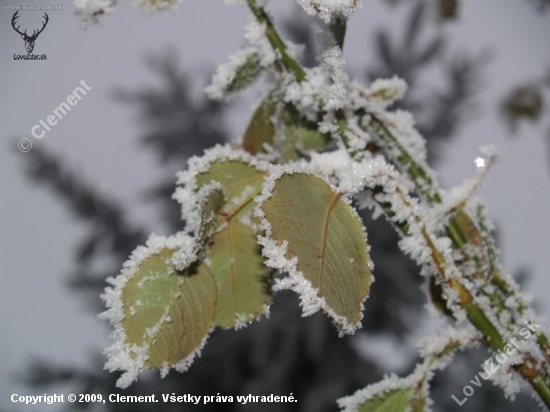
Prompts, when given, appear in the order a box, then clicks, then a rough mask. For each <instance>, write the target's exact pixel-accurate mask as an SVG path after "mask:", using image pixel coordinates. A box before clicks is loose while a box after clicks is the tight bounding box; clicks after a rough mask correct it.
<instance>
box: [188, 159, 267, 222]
mask: <svg viewBox="0 0 550 412" xmlns="http://www.w3.org/2000/svg"><path fill="white" fill-rule="evenodd" d="M212 181H215V182H218V183H220V184H221V185H222V187H223V189H224V192H225V198H226V205H225V206H224V208H223V211H222V214H223V215H224V216H223V217H224V218H228V217H231V218H236V219H239V218H241V217H243V216H245V215H247V214H249V213H250V212H251V211H252V210H253V209H254V207H255V206H256V203H255V202H254V197H255V196H256V195H257V194H258V193H260V191H261V187H262V183H263V181H264V173H263V172H260V171H258V170H256V168H255V167H254V166H252V165H249V164H246V163H244V162H241V161H234V160H219V161H216V162H214V163H212V165H211V167H210V169H209V170H208V171H207V172H204V173H200V174H199V175H198V176H197V186H198V187H199V188H200V187H202V186H204V185H206V184H208V183H210V182H212Z"/></svg>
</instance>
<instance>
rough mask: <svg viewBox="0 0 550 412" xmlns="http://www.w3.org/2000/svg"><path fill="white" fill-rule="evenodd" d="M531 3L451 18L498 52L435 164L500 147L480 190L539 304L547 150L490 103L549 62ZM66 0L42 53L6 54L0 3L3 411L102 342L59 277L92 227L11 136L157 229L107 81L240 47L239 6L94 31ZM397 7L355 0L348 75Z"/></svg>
mask: <svg viewBox="0 0 550 412" xmlns="http://www.w3.org/2000/svg"><path fill="white" fill-rule="evenodd" d="M10 1H12V0H2V4H3V5H4V4H12V3H11V2H10ZM33 1H34V0H33ZM33 1H29V2H24V4H32V3H33ZM526 3H527V0H506V1H503V0H487V1H483V2H480V1H475V0H464V1H463V9H462V11H461V17H460V20H459V21H458V22H456V23H453V24H451V25H449V26H448V27H446V30H447V31H448V35H449V37H450V38H451V39H453V42H454V45H453V46H454V48H455V49H457V50H464V51H468V52H470V51H481V50H484V49H485V48H487V47H489V48H491V50H493V51H494V52H495V58H494V59H493V61H492V62H491V64H490V65H489V66H488V68H487V70H486V72H485V79H484V80H485V81H484V85H483V87H484V88H483V92H482V93H480V95H479V97H480V108H481V109H482V110H481V111H480V112H478V113H477V117H476V118H475V119H474V120H473V121H472V122H471V123H470V124H469V125H468V126H467V127H465V128H464V129H462V131H461V135H460V136H459V138H457V139H454V140H453V143H452V144H450V145H448V147H445V148H444V151H443V155H444V157H443V160H442V162H441V166H440V167H439V172H440V178H441V181H442V182H443V183H444V184H445V185H446V186H448V185H452V184H457V183H459V182H460V181H461V180H462V179H463V178H465V177H469V176H471V175H472V174H473V172H474V163H473V159H474V158H475V157H476V156H477V151H476V148H477V146H479V145H481V144H487V143H491V142H495V143H497V145H498V146H499V147H500V150H501V153H502V161H501V162H500V163H499V164H498V165H497V166H496V167H495V168H494V169H493V171H492V172H491V174H490V176H489V178H488V179H487V181H486V182H485V184H484V186H483V188H482V189H481V193H482V194H483V196H484V197H485V198H486V199H487V202H488V205H489V207H490V210H491V212H492V216H493V218H494V220H495V221H496V222H497V223H498V224H499V226H500V229H501V230H500V233H501V236H502V249H503V255H504V263H505V266H506V268H507V269H508V270H509V271H512V272H513V271H516V270H518V269H519V268H521V267H528V268H529V270H530V273H531V274H532V275H533V277H532V279H531V282H530V283H529V284H528V290H529V291H532V292H533V293H534V295H535V297H536V298H537V299H538V300H539V302H540V303H541V307H542V309H543V312H544V313H546V314H548V313H550V304H548V303H547V301H546V298H547V297H546V295H547V293H548V290H549V286H550V280H549V274H548V268H549V267H550V253H549V252H550V250H549V247H548V245H549V242H548V233H550V220H549V219H548V208H549V206H548V205H549V204H550V178H549V177H550V159H549V158H548V152H549V150H548V148H547V146H546V145H545V144H544V143H545V142H544V141H543V139H544V138H547V137H545V135H544V133H545V129H544V128H543V127H540V126H531V125H524V126H523V127H522V128H521V134H520V136H518V137H517V138H512V137H511V136H510V134H509V132H508V130H507V129H506V128H505V127H504V125H503V124H502V122H501V120H500V119H499V117H498V113H497V107H496V104H495V103H496V102H497V101H498V99H499V98H501V97H502V96H503V95H505V94H506V93H507V92H508V91H509V90H510V88H511V86H512V85H517V84H518V83H521V82H523V81H525V80H529V79H532V78H536V77H540V76H542V75H543V74H544V73H546V72H547V71H548V70H549V68H550V48H549V47H548V41H549V39H550V13H547V14H546V15H544V16H542V17H541V16H538V15H537V13H536V11H535V9H534V7H531V6H530V5H529V4H526ZM61 4H63V5H64V9H63V11H50V12H49V13H48V14H49V16H50V22H49V25H48V27H47V29H46V30H45V31H44V32H43V33H42V34H41V35H40V37H39V39H38V40H37V42H36V46H35V51H34V53H36V54H41V53H46V54H47V56H48V60H47V61H14V60H13V57H12V56H13V54H14V53H15V54H24V53H25V50H24V43H23V40H22V39H21V38H20V37H19V36H18V35H17V34H16V33H15V32H14V31H13V29H12V28H11V25H10V20H11V17H12V15H13V11H7V10H4V8H3V7H2V8H1V9H0V39H1V40H2V42H1V43H0V108H1V110H0V139H1V142H0V143H1V144H0V210H1V213H0V273H1V275H0V276H1V279H2V283H1V286H0V336H1V339H0V408H3V407H6V408H9V410H20V409H19V408H18V407H14V405H12V404H11V403H10V402H9V395H10V394H11V393H13V392H14V391H18V393H21V394H27V393H29V392H28V390H24V389H22V388H21V386H20V385H18V384H16V383H14V382H12V381H11V380H8V376H10V379H11V377H12V375H11V372H13V371H14V370H18V369H19V370H20V369H21V368H22V367H23V366H25V364H26V362H27V361H30V360H31V359H32V357H42V358H47V359H50V360H53V361H58V362H60V363H64V364H68V363H76V364H79V365H86V363H87V362H88V358H87V354H88V352H89V350H90V349H94V348H101V347H104V346H105V345H106V331H107V329H106V328H105V325H103V324H101V323H100V322H99V321H97V320H96V319H95V318H94V317H93V315H90V313H89V312H88V311H87V310H86V307H85V305H84V303H83V302H79V301H78V297H77V295H75V294H74V293H71V292H70V291H69V290H68V288H67V287H66V285H65V283H64V282H65V280H66V276H64V274H67V273H68V272H69V270H70V268H71V257H72V252H73V248H74V245H75V243H76V242H78V241H79V239H80V238H81V235H82V234H83V233H84V232H85V231H86V230H87V228H86V227H85V226H83V225H82V224H81V223H80V222H77V221H76V220H75V219H74V218H73V217H72V216H71V215H70V214H69V213H67V210H66V209H65V208H64V206H63V205H62V204H60V203H59V201H58V200H57V199H56V198H55V197H54V196H52V195H51V194H50V193H49V192H47V191H46V190H45V189H43V188H40V187H38V186H34V185H32V184H30V183H29V182H28V181H27V180H26V179H25V177H24V175H23V162H22V159H21V156H20V155H19V154H18V153H16V150H17V148H16V145H17V140H18V138H20V137H28V138H30V139H31V140H32V143H33V145H35V146H41V147H44V148H46V149H47V150H49V151H53V152H55V153H58V154H60V155H62V156H63V158H65V159H67V160H68V164H69V165H70V166H72V167H73V168H74V169H76V170H77V171H78V172H80V174H81V175H83V176H84V177H85V178H87V179H88V180H89V181H90V182H92V183H94V184H95V185H96V186H97V187H98V188H99V189H100V190H101V191H102V192H103V193H104V194H106V195H108V196H110V195H112V196H113V198H115V199H118V200H122V201H123V202H125V204H126V210H127V212H128V218H129V219H130V220H133V219H139V220H140V221H145V222H148V223H149V226H150V227H151V229H152V230H155V229H156V230H157V231H159V227H160V225H159V222H158V221H156V220H155V217H154V216H153V215H152V213H151V207H153V205H151V204H150V203H147V202H145V201H144V200H143V197H142V194H143V190H144V189H145V188H147V187H149V186H150V185H151V184H152V183H153V182H156V181H158V179H159V178H160V176H159V171H158V169H157V163H156V159H155V158H154V157H153V156H152V154H151V153H150V152H149V151H147V150H143V148H142V147H141V146H138V145H137V144H136V142H137V140H138V138H139V137H140V136H141V132H142V131H141V130H140V124H139V122H138V121H137V120H138V119H137V114H136V112H135V110H133V108H131V107H128V106H125V105H122V104H120V103H117V102H115V101H113V99H112V92H113V89H114V88H115V87H124V88H126V89H132V90H135V89H139V88H141V87H142V86H143V85H150V84H153V85H154V84H157V83H158V82H159V79H158V78H157V77H156V76H155V75H154V74H153V73H152V72H151V71H150V70H149V69H148V68H147V66H146V65H145V64H144V61H145V55H146V53H148V52H152V51H155V52H158V51H162V50H166V49H169V50H173V51H174V53H175V54H176V55H177V57H178V59H179V61H180V62H181V63H182V67H184V68H187V69H188V70H191V71H204V69H205V68H209V67H210V66H211V65H214V64H216V63H219V62H223V61H225V58H226V56H227V55H228V54H229V53H230V52H233V51H234V50H236V49H237V48H238V47H239V46H240V45H241V44H242V43H243V40H242V39H243V31H242V26H243V22H244V20H245V19H244V13H243V9H242V8H241V7H237V6H226V5H225V4H224V2H223V1H222V0H208V1H205V0H184V1H183V4H182V5H181V6H180V7H179V9H178V11H176V12H174V13H172V12H166V13H162V14H155V15H152V16H148V15H146V14H145V13H144V12H142V11H141V10H138V9H136V8H134V7H131V6H129V5H127V4H121V5H119V6H118V7H117V9H116V11H115V13H114V15H112V16H107V18H106V19H104V21H103V27H92V28H90V29H88V30H86V31H83V30H81V29H80V22H79V20H78V19H77V18H76V17H75V16H74V15H73V9H72V6H71V5H70V3H69V2H66V1H62V2H61ZM294 5H295V1H294V0H272V1H271V2H270V4H269V8H270V9H271V10H273V11H274V13H275V16H276V17H283V16H288V15H289V14H290V13H292V12H294V11H295V9H294V8H293V7H294ZM404 11H406V10H405V9H403V10H401V11H400V12H399V13H395V12H393V11H389V9H388V7H387V6H386V4H385V3H384V2H382V1H381V0H365V1H364V5H363V9H362V10H361V11H360V12H358V13H357V14H356V15H354V16H353V18H352V20H351V23H350V32H349V36H348V38H347V40H346V49H345V54H346V60H347V62H348V65H349V68H350V70H351V71H352V72H354V71H355V72H359V71H360V70H362V69H363V68H364V67H365V64H367V63H368V62H369V55H370V54H372V53H373V51H374V49H373V38H372V33H373V30H374V29H376V28H379V27H382V26H384V25H400V24H402V23H403V21H404V19H403V18H404V16H405V13H403V12H404ZM20 14H21V18H20V22H21V24H22V27H25V25H27V24H28V25H29V27H31V26H32V25H35V26H38V25H39V22H40V18H41V16H42V13H41V12H38V11H27V12H21V13H20ZM81 80H85V81H86V82H87V84H88V86H90V87H92V90H91V91H89V92H88V95H86V96H84V97H83V99H82V100H81V101H80V102H79V103H78V104H77V105H76V106H74V107H73V108H72V110H71V112H70V113H69V114H67V116H66V117H65V118H63V119H62V120H60V121H59V122H58V124H57V125H56V126H54V127H52V130H51V131H50V132H48V133H46V135H45V136H44V138H43V139H42V140H40V141H39V140H36V139H34V138H33V137H32V136H31V134H30V130H31V128H32V126H34V125H35V124H37V123H38V121H39V120H40V119H42V120H44V121H45V119H46V117H47V116H48V115H49V114H51V113H52V111H53V110H54V109H55V108H56V107H57V106H58V105H59V103H60V102H62V101H64V100H65V99H66V97H67V96H68V95H69V94H70V93H71V92H72V91H73V90H74V89H75V88H76V87H77V86H79V82H80V81H81ZM199 87H201V84H200V82H199V83H198V84H197V88H199ZM253 103H254V96H253V95H249V96H247V97H246V98H245V99H243V100H242V101H241V102H240V103H238V104H236V105H235V110H234V112H232V115H231V117H230V119H228V120H229V124H230V125H231V127H232V133H233V134H234V135H235V136H238V135H239V134H240V133H241V132H242V130H243V129H244V127H245V126H246V122H247V117H248V116H249V114H250V112H251V110H252V105H253ZM546 126H547V125H546ZM182 168H183V165H182ZM367 316H368V314H367ZM44 406H45V405H44ZM40 409H43V410H54V408H53V407H52V408H51V409H48V408H46V407H44V408H40ZM21 410H22V409H21Z"/></svg>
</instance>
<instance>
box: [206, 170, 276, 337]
mask: <svg viewBox="0 0 550 412" xmlns="http://www.w3.org/2000/svg"><path fill="white" fill-rule="evenodd" d="M264 177H265V174H264V172H262V171H259V170H257V169H256V168H255V167H254V166H252V165H250V164H247V163H245V162H242V161H226V160H220V161H217V162H214V163H212V164H211V165H210V168H209V169H208V171H207V172H205V173H200V174H199V175H198V176H197V185H198V187H201V186H203V185H205V184H209V183H210V182H212V181H215V182H216V183H217V184H219V185H221V187H223V189H224V192H225V194H226V199H227V202H226V203H225V205H224V207H223V208H222V209H218V224H217V227H218V229H217V233H216V234H215V235H214V236H213V237H212V239H211V246H210V251H209V253H208V256H207V259H208V261H209V264H210V267H211V269H212V273H213V274H214V277H215V279H216V284H217V289H218V304H217V307H216V315H215V324H216V325H217V326H222V327H232V328H239V327H241V326H243V325H244V324H246V322H249V321H251V320H253V319H255V318H257V317H258V316H260V315H261V314H262V313H264V312H265V308H266V306H267V305H268V303H269V301H270V299H271V290H270V286H269V283H270V271H269V269H268V268H267V267H266V266H265V265H264V264H263V259H262V257H261V253H260V248H259V246H258V244H257V240H256V226H257V219H256V218H254V217H253V216H251V212H252V210H253V209H254V207H256V202H255V201H254V197H255V196H257V195H258V194H259V193H260V191H261V188H262V183H263V181H264Z"/></svg>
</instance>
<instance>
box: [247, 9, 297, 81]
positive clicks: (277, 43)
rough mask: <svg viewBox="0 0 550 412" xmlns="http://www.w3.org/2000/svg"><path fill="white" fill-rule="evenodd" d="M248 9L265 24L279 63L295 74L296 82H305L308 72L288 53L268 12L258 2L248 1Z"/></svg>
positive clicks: (266, 32)
mask: <svg viewBox="0 0 550 412" xmlns="http://www.w3.org/2000/svg"><path fill="white" fill-rule="evenodd" d="M247 3H248V7H249V8H250V10H251V11H252V14H254V17H256V20H258V22H259V23H261V24H265V25H266V29H265V34H266V36H267V38H268V40H269V43H270V44H271V47H273V49H275V50H276V51H277V52H278V53H279V54H280V56H279V57H280V59H279V62H280V63H281V64H282V65H283V66H284V68H285V69H287V70H288V71H290V72H291V73H293V74H294V76H295V77H296V80H298V81H299V82H301V81H303V80H304V79H305V78H306V72H305V71H304V69H303V68H302V66H300V65H299V64H298V62H297V61H296V60H294V59H293V58H292V57H291V56H290V55H289V54H288V52H287V48H286V45H285V43H284V41H283V39H281V36H279V33H278V32H277V30H276V29H275V27H274V26H273V23H272V22H271V19H270V17H269V15H268V14H267V12H266V11H265V10H264V8H263V7H261V6H258V4H257V3H256V0H247Z"/></svg>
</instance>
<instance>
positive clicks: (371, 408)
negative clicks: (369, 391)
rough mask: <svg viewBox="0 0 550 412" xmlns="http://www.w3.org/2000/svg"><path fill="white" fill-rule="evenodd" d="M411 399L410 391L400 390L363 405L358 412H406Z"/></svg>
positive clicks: (376, 397)
mask: <svg viewBox="0 0 550 412" xmlns="http://www.w3.org/2000/svg"><path fill="white" fill-rule="evenodd" d="M410 397H411V390H410V389H399V390H395V391H391V392H388V393H386V394H384V395H383V396H382V397H381V396H374V397H373V398H372V399H369V400H368V401H366V402H364V403H362V404H361V405H360V406H359V409H357V412H405V410H406V409H407V407H408V406H409V399H410Z"/></svg>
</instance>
